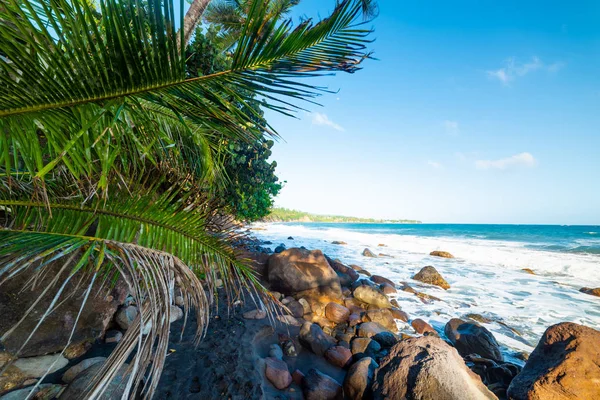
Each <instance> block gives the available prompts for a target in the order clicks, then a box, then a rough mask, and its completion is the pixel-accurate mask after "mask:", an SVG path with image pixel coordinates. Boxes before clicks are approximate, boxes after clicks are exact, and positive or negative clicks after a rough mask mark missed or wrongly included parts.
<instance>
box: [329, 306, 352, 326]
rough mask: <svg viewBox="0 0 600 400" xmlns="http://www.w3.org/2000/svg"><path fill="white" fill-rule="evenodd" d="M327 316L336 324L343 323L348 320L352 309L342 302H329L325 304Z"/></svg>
mask: <svg viewBox="0 0 600 400" xmlns="http://www.w3.org/2000/svg"><path fill="white" fill-rule="evenodd" d="M325 317H326V318H327V319H328V320H330V321H332V322H335V323H336V324H341V323H343V322H346V321H348V318H349V317H350V310H348V309H347V308H346V307H344V306H342V305H340V304H337V303H329V304H327V306H325Z"/></svg>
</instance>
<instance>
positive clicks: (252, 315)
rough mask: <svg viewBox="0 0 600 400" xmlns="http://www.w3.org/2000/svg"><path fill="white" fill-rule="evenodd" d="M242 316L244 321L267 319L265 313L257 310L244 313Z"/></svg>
mask: <svg viewBox="0 0 600 400" xmlns="http://www.w3.org/2000/svg"><path fill="white" fill-rule="evenodd" d="M242 316H243V317H244V318H245V319H265V318H266V317H267V312H266V311H265V310H259V309H258V308H257V309H255V310H250V311H246V312H245V313H244V314H242Z"/></svg>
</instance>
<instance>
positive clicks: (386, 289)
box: [379, 283, 398, 295]
mask: <svg viewBox="0 0 600 400" xmlns="http://www.w3.org/2000/svg"><path fill="white" fill-rule="evenodd" d="M379 288H380V289H381V291H382V292H383V294H386V295H387V294H395V293H398V291H397V290H396V288H395V287H393V286H391V285H389V284H387V283H382V284H381V285H380V286H379Z"/></svg>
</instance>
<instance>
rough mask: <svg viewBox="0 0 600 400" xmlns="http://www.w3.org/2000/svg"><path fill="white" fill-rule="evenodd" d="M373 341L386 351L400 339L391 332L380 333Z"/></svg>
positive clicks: (374, 336)
mask: <svg viewBox="0 0 600 400" xmlns="http://www.w3.org/2000/svg"><path fill="white" fill-rule="evenodd" d="M371 339H373V340H374V341H376V342H377V343H379V345H380V346H381V347H383V348H384V349H389V348H390V347H392V346H393V345H395V344H396V343H398V338H397V337H396V335H394V334H393V333H391V332H379V333H377V334H375V335H373V336H371Z"/></svg>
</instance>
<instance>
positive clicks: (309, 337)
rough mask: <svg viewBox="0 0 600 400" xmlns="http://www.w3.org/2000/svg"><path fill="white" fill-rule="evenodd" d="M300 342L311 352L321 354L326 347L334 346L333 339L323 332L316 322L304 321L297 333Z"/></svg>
mask: <svg viewBox="0 0 600 400" xmlns="http://www.w3.org/2000/svg"><path fill="white" fill-rule="evenodd" d="M298 340H300V344H301V345H302V346H304V347H306V348H307V349H309V350H311V351H312V352H313V353H315V354H317V355H319V356H322V355H323V354H325V352H326V351H327V349H329V348H330V347H333V346H335V344H336V342H335V339H334V338H332V337H331V336H329V335H327V334H325V332H323V330H322V329H321V327H320V326H319V325H317V324H312V323H310V322H305V323H304V325H302V328H301V329H300V333H299V334H298Z"/></svg>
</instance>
